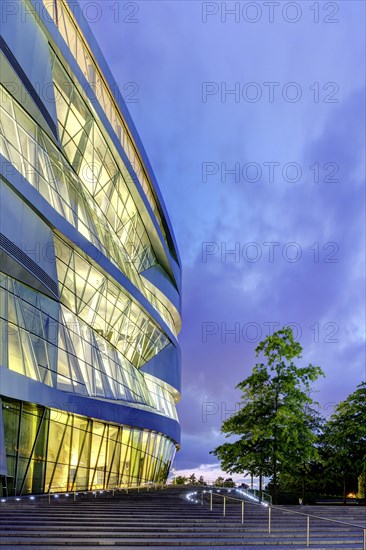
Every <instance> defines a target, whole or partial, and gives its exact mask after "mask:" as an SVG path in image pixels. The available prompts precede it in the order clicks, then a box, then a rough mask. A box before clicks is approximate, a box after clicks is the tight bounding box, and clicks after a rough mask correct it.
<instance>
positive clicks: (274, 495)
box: [272, 458, 277, 504]
mask: <svg viewBox="0 0 366 550" xmlns="http://www.w3.org/2000/svg"><path fill="white" fill-rule="evenodd" d="M272 500H273V504H277V460H276V458H275V460H274V463H273V491H272Z"/></svg>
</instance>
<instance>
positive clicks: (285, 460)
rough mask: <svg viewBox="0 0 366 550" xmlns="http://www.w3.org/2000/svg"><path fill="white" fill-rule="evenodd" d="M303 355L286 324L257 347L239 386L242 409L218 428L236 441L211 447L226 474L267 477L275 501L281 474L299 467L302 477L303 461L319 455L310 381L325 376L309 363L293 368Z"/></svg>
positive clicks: (304, 468) (319, 369) (304, 474)
mask: <svg viewBox="0 0 366 550" xmlns="http://www.w3.org/2000/svg"><path fill="white" fill-rule="evenodd" d="M301 353H302V347H301V345H300V344H299V343H298V342H296V341H295V340H294V337H293V333H292V330H291V329H290V328H283V329H281V330H279V331H277V332H275V333H274V334H273V335H272V336H268V337H267V338H265V340H263V341H262V342H261V343H260V344H259V345H258V347H257V348H256V357H257V358H258V357H259V356H261V358H262V361H261V362H258V363H256V365H255V367H254V368H253V370H252V373H251V375H250V376H249V377H248V378H246V379H245V380H243V381H242V382H240V383H239V384H238V386H237V387H238V388H239V389H240V390H241V391H242V397H241V408H240V409H239V411H238V412H236V413H235V414H234V415H232V416H231V417H230V418H228V419H227V420H225V421H224V422H223V425H222V428H221V431H222V433H224V434H226V437H233V436H235V437H237V438H238V439H237V440H236V441H234V442H231V443H224V444H223V445H220V446H219V447H217V448H216V449H215V450H214V451H212V452H213V454H215V455H216V456H217V457H218V458H219V459H220V460H221V463H222V464H221V467H222V469H223V470H224V471H226V472H229V473H234V472H235V473H242V474H243V473H245V472H249V473H251V474H253V475H256V476H259V477H260V479H262V476H269V477H271V481H272V483H271V491H272V498H273V502H275V503H276V501H277V486H278V475H279V472H287V473H294V472H298V471H299V470H300V471H301V472H302V475H303V476H304V477H305V476H306V471H307V465H308V464H309V463H310V462H311V461H312V460H314V459H315V458H316V455H317V450H316V447H315V445H314V444H315V441H316V433H315V430H314V411H313V409H312V406H313V405H314V404H315V403H314V401H313V400H312V398H311V397H310V395H311V387H310V385H311V383H312V382H314V381H316V380H317V379H318V377H319V376H321V375H324V374H323V371H322V370H321V368H320V367H317V366H313V365H311V364H309V365H308V366H307V367H297V366H296V365H295V363H294V359H295V358H296V359H300V358H301ZM260 488H261V487H260Z"/></svg>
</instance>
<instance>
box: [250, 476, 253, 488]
mask: <svg viewBox="0 0 366 550" xmlns="http://www.w3.org/2000/svg"><path fill="white" fill-rule="evenodd" d="M250 488H251V489H253V474H250Z"/></svg>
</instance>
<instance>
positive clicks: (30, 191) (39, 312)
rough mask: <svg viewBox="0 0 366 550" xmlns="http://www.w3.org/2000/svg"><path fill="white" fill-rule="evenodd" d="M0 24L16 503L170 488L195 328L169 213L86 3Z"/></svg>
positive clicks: (9, 474)
mask: <svg viewBox="0 0 366 550" xmlns="http://www.w3.org/2000/svg"><path fill="white" fill-rule="evenodd" d="M1 10H2V13H1V39H0V46H1V53H0V62H1V66H0V69H1V90H0V92H1V117H0V152H1V158H0V161H1V167H0V207H1V217H0V261H1V264H0V268H1V273H0V345H1V348H0V375H1V378H0V383H1V387H0V395H1V400H0V401H1V408H0V413H1V415H0V444H1V452H0V476H1V483H2V490H3V494H7V495H22V494H29V493H47V492H55V491H74V490H82V489H84V490H85V489H87V490H91V489H108V488H113V487H120V486H133V485H137V484H144V483H151V482H164V481H165V480H166V478H167V475H168V472H169V467H170V465H171V462H172V460H173V458H174V455H175V452H176V450H177V449H178V448H179V441H180V427H179V422H178V418H177V413H176V403H177V401H178V400H179V398H180V351H179V345H178V341H177V335H178V333H179V331H180V328H181V317H180V306H181V301H180V289H181V267H180V260H179V256H178V252H177V247H176V244H175V239H174V235H173V232H172V229H171V225H170V221H169V217H168V215H167V212H166V209H165V206H164V202H163V200H162V197H161V195H160V192H159V188H158V185H157V183H156V181H155V177H154V174H153V171H152V169H151V166H150V164H149V161H148V159H147V157H146V154H145V151H144V148H143V146H142V144H141V142H140V139H139V136H138V134H137V132H136V129H135V127H134V125H133V122H132V120H131V118H130V115H129V113H128V110H127V108H126V105H125V103H124V101H123V98H122V97H121V94H120V92H119V90H118V86H117V85H116V83H115V81H114V80H113V77H112V75H111V73H110V70H109V68H108V66H107V64H106V62H105V60H104V58H103V56H102V54H101V52H100V50H99V47H98V45H97V43H96V41H95V39H94V37H93V35H92V33H91V31H90V28H89V26H88V24H87V22H86V21H85V19H84V17H83V13H82V9H81V7H80V6H79V5H78V4H77V2H75V1H73V0H12V1H11V2H7V1H6V0H5V1H3V2H1Z"/></svg>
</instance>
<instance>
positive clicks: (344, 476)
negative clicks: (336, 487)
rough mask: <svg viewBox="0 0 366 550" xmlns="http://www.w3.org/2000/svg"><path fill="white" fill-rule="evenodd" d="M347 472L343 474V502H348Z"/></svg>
mask: <svg viewBox="0 0 366 550" xmlns="http://www.w3.org/2000/svg"><path fill="white" fill-rule="evenodd" d="M346 493H347V491H346V474H345V473H344V474H343V504H346Z"/></svg>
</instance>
